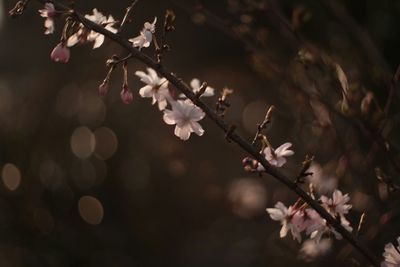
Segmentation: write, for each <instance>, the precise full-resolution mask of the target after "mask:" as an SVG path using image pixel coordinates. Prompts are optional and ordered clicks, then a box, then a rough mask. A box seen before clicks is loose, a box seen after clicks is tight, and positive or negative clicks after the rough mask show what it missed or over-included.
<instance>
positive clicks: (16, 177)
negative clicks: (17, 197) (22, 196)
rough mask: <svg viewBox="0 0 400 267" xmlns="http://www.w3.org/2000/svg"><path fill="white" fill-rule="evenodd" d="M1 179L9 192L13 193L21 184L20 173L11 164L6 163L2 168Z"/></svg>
mask: <svg viewBox="0 0 400 267" xmlns="http://www.w3.org/2000/svg"><path fill="white" fill-rule="evenodd" d="M1 178H2V180H3V183H4V186H5V187H6V188H7V189H8V190H10V191H15V190H17V189H18V187H19V185H20V183H21V172H20V170H19V169H18V167H17V166H15V165H14V164H12V163H7V164H5V165H4V166H3V169H2V171H1Z"/></svg>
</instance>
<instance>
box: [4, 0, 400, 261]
mask: <svg viewBox="0 0 400 267" xmlns="http://www.w3.org/2000/svg"><path fill="white" fill-rule="evenodd" d="M177 2H178V3H180V4H179V5H177ZM182 2H183V4H182ZM182 2H179V1H176V2H171V1H161V0H158V1H156V0H148V1H144V0H143V1H139V3H138V4H137V5H136V6H135V10H134V12H133V21H132V23H130V24H128V27H127V28H126V32H125V33H124V35H126V36H127V37H133V36H136V35H137V33H138V32H139V31H140V30H141V28H142V26H143V23H144V22H145V21H152V20H153V18H154V16H157V17H158V18H159V22H158V24H157V25H158V26H159V27H160V25H161V21H162V17H163V14H164V11H165V10H166V9H167V8H171V9H173V10H174V11H175V13H176V15H177V19H176V31H175V32H173V33H171V34H170V35H169V36H168V41H169V44H170V45H171V47H172V50H171V51H170V52H169V53H168V54H167V55H166V56H165V60H164V63H163V64H165V66H166V67H167V68H168V69H169V70H170V71H172V72H174V73H177V74H178V75H179V76H180V77H182V78H183V79H184V80H185V81H187V82H190V80H191V79H192V78H194V77H196V78H199V79H200V80H201V81H207V82H208V84H209V85H210V86H212V87H214V88H215V89H216V90H217V92H218V91H219V90H221V89H222V88H223V87H224V86H228V87H230V88H233V89H234V90H235V93H234V95H233V96H232V98H231V100H230V102H231V104H232V107H231V108H230V109H229V110H228V113H227V116H226V120H227V121H229V122H230V123H233V124H235V125H237V126H238V131H239V132H240V133H242V134H243V136H244V137H246V138H248V139H249V140H251V139H252V137H253V136H254V133H255V131H256V123H258V122H260V120H262V118H263V116H264V114H265V111H266V110H267V108H268V107H269V106H270V105H271V104H274V105H275V106H276V107H277V111H276V113H275V117H274V122H273V124H272V126H271V127H270V128H269V130H268V136H269V138H270V141H271V142H272V143H273V145H275V146H278V145H280V144H282V143H283V142H286V141H290V142H292V143H293V144H294V150H295V152H296V154H295V156H293V157H291V158H290V159H289V162H288V164H287V165H285V169H284V172H286V173H287V174H289V175H293V176H294V175H295V174H296V173H297V171H298V170H299V166H300V163H301V161H302V160H303V159H304V156H305V154H307V153H310V154H314V155H315V156H316V161H317V162H318V163H319V164H320V165H321V166H322V167H323V169H324V171H325V172H326V175H327V176H335V179H336V180H337V183H338V187H339V189H341V190H342V191H343V192H348V193H350V195H351V198H352V204H353V206H354V209H353V212H352V213H351V214H350V216H349V219H350V221H351V222H352V225H353V226H354V227H356V225H357V223H358V220H359V217H360V215H361V213H362V212H364V211H365V212H367V218H368V219H367V222H366V225H365V231H364V233H363V235H362V236H361V239H362V240H363V241H364V242H365V244H367V245H368V246H369V247H371V248H372V251H373V252H374V253H375V254H376V255H378V256H379V255H381V253H382V252H383V247H384V244H385V243H387V242H389V241H391V240H394V239H395V238H396V237H397V236H398V235H399V234H400V231H399V227H398V223H399V214H398V212H399V208H398V203H399V197H398V193H396V192H394V193H393V194H390V195H389V196H386V197H382V194H380V193H379V192H380V191H379V188H380V187H379V186H380V184H379V182H378V180H377V179H376V177H375V175H374V171H373V168H374V167H376V166H379V167H381V168H383V169H384V170H385V171H386V172H387V173H390V174H391V176H393V177H394V178H395V179H397V178H398V176H396V174H397V173H398V172H396V170H395V169H394V168H393V167H390V164H389V163H388V159H387V158H386V157H385V156H384V155H383V154H382V152H381V151H380V152H379V150H378V151H377V152H376V153H374V155H373V159H372V161H371V163H370V164H369V165H368V166H367V167H365V166H364V165H363V162H365V160H366V157H367V154H368V151H369V149H370V148H371V146H372V143H371V142H372V141H373V140H372V141H371V138H367V137H366V136H368V135H366V134H365V132H360V131H359V130H357V129H355V128H354V127H353V126H352V124H354V123H355V122H354V120H353V119H350V120H346V119H343V118H342V117H340V116H336V117H334V116H332V118H331V120H332V121H333V124H334V125H335V129H334V130H333V129H332V128H333V127H331V126H323V125H321V123H320V122H318V117H317V116H316V114H315V112H313V109H312V108H311V107H310V105H309V102H308V100H305V98H304V97H303V96H302V94H299V93H297V91H296V90H292V89H293V88H289V87H296V86H288V85H285V84H284V83H285V80H286V79H285V78H282V77H278V76H277V75H276V73H274V72H273V71H271V69H273V67H274V66H275V67H276V68H278V69H280V70H286V71H287V72H289V73H291V74H292V76H295V78H294V79H295V80H296V81H297V82H299V83H301V84H302V85H304V88H305V89H304V88H301V89H304V90H305V91H306V92H308V91H307V88H310V87H309V86H308V84H307V82H308V81H309V79H305V78H304V77H303V76H302V74H303V73H302V71H301V70H298V72H296V70H297V67H296V66H293V64H292V63H291V62H293V58H294V57H295V54H296V50H295V49H294V45H293V42H292V41H293V40H292V38H291V37H289V38H286V33H285V30H283V31H282V29H280V27H277V24H276V23H274V21H276V20H275V19H274V18H273V17H272V19H271V17H269V15H266V14H264V13H263V12H262V11H259V10H257V9H251V8H249V9H248V10H247V9H244V8H239V10H234V9H232V8H228V7H229V5H228V2H227V1H222V0H221V1H203V2H202V3H203V4H204V7H205V8H206V10H207V12H210V13H211V14H213V15H216V16H217V18H221V21H223V22H224V23H226V24H223V25H222V26H223V27H222V30H221V28H219V27H218V25H217V26H216V25H210V24H208V23H207V19H206V20H205V21H203V20H204V17H203V15H202V13H201V12H197V11H195V9H194V8H193V6H192V2H191V1H182ZM229 2H231V7H232V3H233V2H235V1H229ZM244 2H245V3H244V6H247V7H248V6H252V4H251V3H250V2H256V3H260V2H262V1H244ZM322 2H323V1H322ZM322 2H321V3H319V1H297V0H296V1H295V0H290V1H289V0H287V1H278V3H279V5H280V11H281V12H282V13H281V14H282V15H283V16H284V17H285V18H288V21H289V22H290V21H291V18H292V14H293V12H294V11H295V10H298V8H299V7H302V8H304V9H305V17H304V18H303V19H302V23H301V26H300V28H299V34H300V35H301V36H302V37H301V38H303V39H304V40H306V42H309V43H311V44H313V45H314V46H315V47H317V48H318V50H319V51H323V52H322V53H324V54H326V55H329V56H330V57H331V58H333V59H334V61H335V62H338V63H339V64H340V65H341V66H342V68H343V69H344V70H345V72H346V74H347V75H348V79H349V82H350V83H351V84H353V83H354V84H357V85H361V86H362V87H363V90H364V91H373V92H374V94H375V96H376V99H377V101H378V102H379V103H380V104H381V105H382V106H383V105H384V103H385V101H386V99H387V95H388V88H389V82H390V78H391V76H392V74H393V73H394V72H395V70H396V68H397V64H398V63H399V59H400V53H399V52H398V50H399V47H400V39H399V34H398V33H399V26H400V16H399V14H400V2H399V1H393V0H392V1H389V0H387V1H362V0H357V1H354V0H352V1H350V0H348V1H337V2H338V3H339V4H340V5H341V6H342V7H344V8H345V12H346V14H347V15H348V16H349V17H350V18H352V19H353V22H355V23H356V25H357V27H358V28H357V29H360V30H361V31H362V32H364V31H365V32H364V33H365V34H366V36H368V37H370V38H371V39H370V40H372V42H373V43H372V45H373V47H374V48H375V49H376V51H377V52H378V55H379V57H378V58H379V59H381V61H379V60H376V57H375V56H374V54H373V53H371V50H368V49H365V42H363V40H364V41H365V39H360V38H358V36H357V35H355V32H354V31H353V28H352V27H350V26H349V24H348V21H346V20H345V19H344V20H343V17H337V16H336V15H335V12H333V11H332V9H330V8H329V7H328V6H326V5H324V4H322ZM0 3H1V5H2V8H3V10H2V13H1V20H0V21H1V22H0V23H1V24H0V27H1V28H0V38H1V39H0V40H1V42H0V138H1V139H0V140H1V141H0V163H1V165H2V169H3V170H2V179H3V183H0V266H191V267H195V266H240V267H244V266H252V267H257V266H293V265H296V266H366V263H365V262H364V260H363V259H362V258H361V257H360V255H359V254H358V253H357V252H355V251H352V249H351V248H350V247H349V246H348V245H347V244H346V242H344V241H334V242H333V247H332V249H331V251H330V252H329V253H327V254H326V255H325V256H323V257H321V258H318V259H316V260H315V261H312V262H305V261H304V260H302V259H300V258H299V257H298V255H299V250H300V247H301V245H299V244H298V243H297V242H296V241H293V240H291V237H290V236H288V237H286V238H285V239H280V238H279V229H280V225H279V223H276V222H273V221H272V220H271V219H270V218H269V217H268V216H267V214H266V213H265V208H266V207H272V206H273V205H274V204H275V203H276V202H277V201H283V202H284V203H285V204H286V205H290V204H291V203H293V202H294V201H295V200H296V197H295V196H294V195H293V194H292V193H291V192H289V190H288V189H286V188H284V187H283V186H282V185H280V184H278V183H277V182H276V181H275V180H274V179H273V178H271V177H268V176H266V175H264V177H263V179H260V178H259V177H258V176H257V175H252V174H249V173H246V172H244V170H243V168H242V165H241V160H242V158H244V157H245V156H247V155H246V154H245V153H243V152H242V151H241V150H240V149H239V148H238V147H236V146H235V145H234V144H230V143H228V142H227V141H226V140H225V138H224V135H223V133H222V132H221V131H220V130H219V129H218V128H217V127H216V126H215V125H213V124H212V123H211V122H210V121H209V120H208V119H205V120H204V121H202V122H201V124H202V125H203V127H204V129H205V131H206V132H205V134H204V136H203V137H201V138H199V137H198V136H195V135H192V136H191V138H190V139H189V141H187V142H183V141H181V140H179V139H178V138H177V137H175V136H174V135H173V127H172V126H169V125H166V124H165V123H164V122H163V120H162V113H160V112H159V111H158V109H157V107H156V106H151V105H150V100H149V99H142V98H140V96H139V95H138V90H139V88H140V87H141V86H142V83H141V82H140V81H139V80H138V79H137V77H135V76H134V75H133V74H134V72H135V71H136V70H144V69H145V66H144V65H143V64H141V63H140V62H137V61H135V60H132V61H131V62H130V64H129V73H130V76H129V82H130V87H131V88H132V90H133V91H134V101H133V102H132V104H130V105H124V104H123V103H122V102H121V101H120V97H119V93H120V90H121V86H122V85H121V83H122V71H121V70H120V69H119V68H118V69H117V70H116V72H115V73H114V74H113V76H112V79H111V85H110V87H111V88H110V93H109V94H108V96H107V97H105V98H100V97H99V96H98V93H97V88H98V85H99V84H100V83H101V81H102V80H103V79H104V76H105V74H106V72H107V68H106V66H105V61H106V59H107V58H110V57H111V56H112V55H113V54H118V55H124V54H125V53H124V51H122V50H121V49H120V48H119V47H118V46H117V45H115V44H113V43H111V42H110V41H108V40H106V42H105V44H104V45H103V46H102V47H101V48H99V49H96V50H92V47H91V44H86V45H79V46H77V47H74V48H72V49H71V59H70V62H69V63H68V64H57V63H54V62H52V61H51V60H50V52H51V50H52V49H53V47H54V46H55V45H56V44H57V43H58V41H59V36H60V31H61V29H62V25H63V24H62V21H61V20H58V21H56V33H55V34H54V35H50V36H45V35H43V32H44V29H43V19H42V18H40V16H39V15H38V12H37V10H38V9H39V8H41V7H40V5H38V4H37V3H36V2H35V1H32V3H31V4H30V5H29V8H28V9H27V10H26V12H25V13H24V14H23V16H22V17H20V18H18V19H10V18H9V17H8V16H7V11H8V10H9V9H10V8H11V7H12V6H13V4H14V3H15V1H1V2H0ZM129 3H130V2H129V1H76V9H77V10H79V11H81V12H82V13H89V12H90V10H91V9H92V8H93V7H96V8H97V9H98V10H99V11H101V12H103V13H104V14H106V15H108V14H112V15H113V16H114V17H115V18H117V19H120V18H121V17H122V16H123V12H124V9H125V7H126V6H128V5H129ZM253 4H254V3H253ZM186 5H188V6H189V7H192V8H191V9H190V8H189V9H188V8H187V7H188V6H186ZM182 6H183V7H185V8H182ZM207 14H208V13H207ZM243 14H247V15H249V16H251V17H252V22H251V23H245V22H243V20H244V19H243V17H240V16H241V15H243ZM303 15H304V14H303ZM212 21H213V20H212ZM194 22H197V23H194ZM202 22H204V23H202ZM199 24H201V25H199ZM211 24H213V23H211ZM278 26H279V24H278ZM240 27H242V28H240ZM246 27H247V28H246ZM232 29H234V31H233V30H232ZM243 29H244V30H243ZM232 31H233V32H234V34H232ZM260 36H261V37H260ZM263 36H267V37H265V38H264V37H263ZM291 40H292V41H291ZM247 42H250V43H251V45H249V43H247ZM294 42H295V41H294ZM144 51H145V52H146V53H148V54H149V55H152V53H153V49H152V48H149V49H144ZM382 62H383V63H382ZM271 66H272V67H271ZM311 71H312V73H313V75H314V77H315V79H317V80H319V81H321V83H323V84H328V85H329V86H330V87H329V88H328V87H324V88H323V89H322V90H326V94H325V96H326V101H328V103H329V104H331V106H332V107H333V109H334V110H337V107H336V106H335V105H336V103H337V102H338V101H339V100H340V96H341V93H340V91H337V90H334V89H332V88H335V87H336V88H337V85H338V83H337V80H336V81H335V79H334V77H332V72H331V70H330V69H329V68H325V67H323V68H321V67H315V69H313V66H311ZM296 77H297V79H296ZM292 78H293V77H292ZM298 88H300V86H299V87H298ZM298 88H297V87H296V88H295V89H298ZM364 91H363V92H364ZM396 94H397V93H396ZM396 94H395V95H396ZM205 101H206V102H208V103H209V104H210V105H214V103H215V99H206V100H205ZM397 103H398V102H397V99H396V98H395V99H394V102H393V108H392V109H391V110H390V119H391V124H390V125H391V126H392V127H391V129H390V131H389V133H388V134H387V138H388V139H390V140H391V142H392V143H393V144H395V145H398V143H399V141H400V140H399V139H398V135H397V134H396V130H397V128H398V118H399V116H398V114H397V113H398V112H397ZM357 118H358V117H357ZM348 121H350V122H348ZM361 121H362V122H363V123H364V122H365V123H366V124H367V125H368V126H370V127H371V129H375V128H374V127H375V126H376V123H375V122H371V123H370V121H373V119H371V118H362V120H361ZM374 123H375V124H374ZM82 127H83V128H82ZM93 133H94V134H93ZM372 139H373V138H372ZM338 140H339V141H340V143H341V146H339V145H338V142H339V141H338ZM71 142H72V147H73V148H72V149H71ZM115 148H116V150H115ZM397 155H398V153H397V154H396V153H393V157H394V158H395V160H397V159H398V157H397ZM343 162H346V164H345V167H344V171H343V170H342V169H343V168H342V165H340V164H341V163H343ZM10 164H12V165H10ZM340 168H342V169H340ZM19 178H20V180H19ZM10 183H11V186H10ZM13 184H14V185H15V184H16V186H15V187H13V186H12V185H13ZM85 196H86V197H85ZM87 196H91V197H92V198H88V197H87ZM82 197H83V199H82ZM357 264H358V265H357Z"/></svg>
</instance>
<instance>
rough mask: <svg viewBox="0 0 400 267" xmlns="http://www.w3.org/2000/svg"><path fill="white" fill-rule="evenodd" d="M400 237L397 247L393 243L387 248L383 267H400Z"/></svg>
mask: <svg viewBox="0 0 400 267" xmlns="http://www.w3.org/2000/svg"><path fill="white" fill-rule="evenodd" d="M399 244H400V237H398V238H397V247H396V246H394V244H392V243H388V244H386V246H385V252H384V253H383V257H384V258H385V260H384V261H383V262H382V263H381V267H399V266H400V245H399Z"/></svg>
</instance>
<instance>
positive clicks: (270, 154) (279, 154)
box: [257, 142, 294, 171]
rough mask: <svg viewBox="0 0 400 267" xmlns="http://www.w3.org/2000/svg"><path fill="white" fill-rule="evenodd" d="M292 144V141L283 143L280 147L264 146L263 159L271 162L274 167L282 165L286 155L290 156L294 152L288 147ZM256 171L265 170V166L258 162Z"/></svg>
mask: <svg viewBox="0 0 400 267" xmlns="http://www.w3.org/2000/svg"><path fill="white" fill-rule="evenodd" d="M291 146H292V143H289V142H288V143H284V144H283V145H281V146H280V147H278V148H277V149H275V150H272V149H271V148H270V147H269V146H267V147H266V148H264V151H263V153H264V155H265V159H266V160H267V161H268V162H269V164H271V165H272V166H275V167H282V166H283V165H284V164H285V163H286V158H285V157H288V156H291V155H293V154H294V151H292V150H289V147H291ZM257 170H258V171H265V168H264V167H263V166H262V165H261V164H258V166H257Z"/></svg>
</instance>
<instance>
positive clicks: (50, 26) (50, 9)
mask: <svg viewBox="0 0 400 267" xmlns="http://www.w3.org/2000/svg"><path fill="white" fill-rule="evenodd" d="M39 13H40V16H42V17H43V18H46V20H45V21H44V27H45V28H46V30H45V32H44V34H51V33H53V32H54V17H55V15H56V9H55V7H54V5H53V4H52V3H46V4H45V5H44V9H40V10H39Z"/></svg>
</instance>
